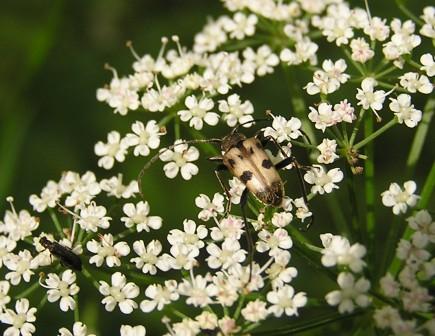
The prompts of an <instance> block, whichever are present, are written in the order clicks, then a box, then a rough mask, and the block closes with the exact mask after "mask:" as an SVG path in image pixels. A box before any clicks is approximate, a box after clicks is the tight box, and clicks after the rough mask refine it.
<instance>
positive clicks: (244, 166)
mask: <svg viewBox="0 0 435 336" xmlns="http://www.w3.org/2000/svg"><path fill="white" fill-rule="evenodd" d="M264 120H269V119H256V120H251V121H248V122H246V123H242V124H240V125H239V126H237V127H235V128H233V130H232V131H231V132H230V134H228V135H226V136H225V137H223V138H222V139H215V138H214V139H202V140H187V141H183V142H181V143H179V144H175V145H172V146H169V147H167V148H165V149H163V151H165V150H171V149H173V148H174V147H175V146H177V145H180V144H192V143H217V144H219V145H220V149H221V152H222V155H221V156H216V157H211V158H209V160H211V161H214V162H217V163H218V166H217V167H216V168H215V174H216V177H217V179H218V181H219V184H220V185H221V187H222V189H223V190H224V191H225V193H226V195H227V197H228V199H230V193H229V190H228V187H227V186H226V185H225V184H224V183H223V180H222V177H221V172H223V171H228V172H230V173H231V174H232V175H233V176H235V177H237V178H238V179H240V181H241V182H242V183H243V184H244V185H245V186H246V188H245V190H244V191H243V193H242V196H241V199H240V205H241V207H242V212H243V215H245V211H244V209H245V206H246V203H247V200H248V193H249V192H251V194H252V195H254V196H255V198H257V199H258V200H259V201H260V202H261V203H263V204H265V205H270V206H275V207H279V206H281V205H282V201H283V197H284V195H285V192H284V183H283V181H282V179H281V177H280V175H279V173H278V170H280V169H283V168H285V167H287V166H289V165H290V164H293V165H294V166H295V167H296V171H297V174H298V178H299V181H300V184H301V189H302V194H303V199H304V201H305V204H308V200H307V196H306V195H307V193H306V189H305V185H304V182H303V179H302V175H301V173H300V170H299V169H300V165H299V164H298V162H297V161H296V158H295V157H294V156H288V155H287V154H286V153H285V151H284V150H283V149H282V147H281V146H280V145H279V143H278V142H277V141H276V139H275V138H273V137H272V136H264V134H263V133H262V132H258V133H257V134H256V135H255V136H254V137H250V138H248V137H246V136H245V135H244V134H242V133H239V132H238V129H239V127H240V126H242V125H244V124H247V123H253V122H255V121H264ZM270 142H272V143H273V144H274V145H275V146H276V147H277V148H278V149H279V150H280V151H281V153H282V154H283V156H284V159H283V160H282V161H280V162H278V163H277V164H275V165H274V164H273V163H272V161H271V160H270V159H269V157H268V155H267V153H266V152H265V149H264V147H265V146H266V145H267V144H268V143H270ZM161 152H162V151H161ZM161 152H160V153H159V154H161ZM159 154H156V155H155V156H154V157H153V158H151V160H150V161H149V162H148V163H147V164H146V165H145V166H144V167H143V169H142V170H141V172H140V174H139V177H138V180H139V181H138V182H139V189H140V191H142V187H141V180H142V176H143V173H144V171H145V170H146V169H148V168H149V167H150V166H151V165H152V164H153V163H154V162H155V161H156V160H157V159H158V156H159ZM230 206H231V202H228V203H227V209H226V213H228V212H229V210H230ZM245 222H246V221H245ZM311 224H312V220H311V221H309V223H308V224H307V226H306V229H308V228H309V227H310V225H311Z"/></svg>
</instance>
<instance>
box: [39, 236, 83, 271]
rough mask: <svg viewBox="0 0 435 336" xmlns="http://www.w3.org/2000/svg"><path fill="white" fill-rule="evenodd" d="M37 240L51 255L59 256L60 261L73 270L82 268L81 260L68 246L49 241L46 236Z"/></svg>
mask: <svg viewBox="0 0 435 336" xmlns="http://www.w3.org/2000/svg"><path fill="white" fill-rule="evenodd" d="M39 242H40V243H41V245H42V246H44V247H45V248H46V249H48V250H49V251H50V253H51V254H52V255H54V256H55V257H57V258H59V260H60V263H61V264H62V265H63V266H65V267H67V268H71V269H72V270H75V271H81V270H82V261H81V259H80V257H79V256H78V255H77V254H75V253H74V252H73V251H72V250H71V249H70V248H69V247H67V246H63V245H61V244H59V243H58V242H55V241H50V240H48V239H47V238H46V237H42V238H41V239H40V240H39Z"/></svg>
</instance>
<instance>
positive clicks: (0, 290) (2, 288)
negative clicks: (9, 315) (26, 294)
mask: <svg viewBox="0 0 435 336" xmlns="http://www.w3.org/2000/svg"><path fill="white" fill-rule="evenodd" d="M10 287H11V285H10V284H9V282H8V281H6V280H2V281H0V312H2V311H3V310H4V309H5V308H6V305H7V304H8V303H9V302H10V301H11V297H10V296H9V295H8V292H9V289H10Z"/></svg>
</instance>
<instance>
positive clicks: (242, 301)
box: [233, 295, 245, 321]
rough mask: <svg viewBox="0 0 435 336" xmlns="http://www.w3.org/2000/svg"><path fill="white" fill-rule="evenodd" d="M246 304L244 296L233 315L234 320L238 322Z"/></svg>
mask: <svg viewBox="0 0 435 336" xmlns="http://www.w3.org/2000/svg"><path fill="white" fill-rule="evenodd" d="M244 302H245V296H244V295H242V296H241V297H240V300H239V303H238V305H237V308H236V311H235V312H234V315H233V318H234V320H236V321H237V319H238V318H239V316H240V311H241V310H242V307H243V303H244Z"/></svg>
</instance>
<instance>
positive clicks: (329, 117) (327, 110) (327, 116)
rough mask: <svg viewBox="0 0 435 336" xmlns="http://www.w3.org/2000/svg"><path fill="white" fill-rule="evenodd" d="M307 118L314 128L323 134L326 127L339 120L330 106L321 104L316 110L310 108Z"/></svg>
mask: <svg viewBox="0 0 435 336" xmlns="http://www.w3.org/2000/svg"><path fill="white" fill-rule="evenodd" d="M310 111H311V112H310V113H309V114H308V118H309V119H310V120H311V121H312V122H313V123H315V124H314V127H316V128H317V129H320V130H322V132H325V130H326V127H330V126H333V125H335V124H336V123H337V122H338V120H339V115H338V113H337V112H336V111H334V110H333V109H332V105H331V104H328V103H321V104H320V105H319V106H318V108H317V109H315V108H314V107H311V106H310Z"/></svg>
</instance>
